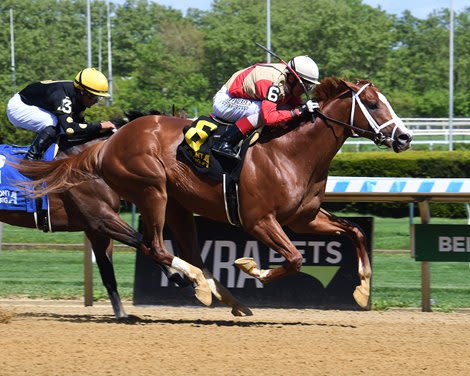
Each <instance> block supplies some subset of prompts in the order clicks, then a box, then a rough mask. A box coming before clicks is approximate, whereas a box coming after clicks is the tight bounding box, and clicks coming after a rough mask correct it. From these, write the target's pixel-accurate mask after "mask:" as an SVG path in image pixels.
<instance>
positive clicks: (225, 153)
mask: <svg viewBox="0 0 470 376" xmlns="http://www.w3.org/2000/svg"><path fill="white" fill-rule="evenodd" d="M222 146H223V144H221V145H220V146H218V147H217V148H214V147H213V148H212V151H213V152H214V153H216V154H218V155H222V156H224V157H227V158H231V159H240V154H239V153H237V152H235V150H233V149H232V148H231V147H230V146H229V147H228V148H223V147H222ZM227 149H228V150H227Z"/></svg>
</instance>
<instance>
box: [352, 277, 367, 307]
mask: <svg viewBox="0 0 470 376" xmlns="http://www.w3.org/2000/svg"><path fill="white" fill-rule="evenodd" d="M369 296H370V282H369V280H363V281H362V283H361V285H360V286H357V287H356V289H355V290H354V293H353V297H354V300H355V301H356V303H357V304H359V306H360V307H361V308H367V305H368V304H369Z"/></svg>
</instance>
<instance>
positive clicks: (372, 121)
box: [349, 82, 411, 141]
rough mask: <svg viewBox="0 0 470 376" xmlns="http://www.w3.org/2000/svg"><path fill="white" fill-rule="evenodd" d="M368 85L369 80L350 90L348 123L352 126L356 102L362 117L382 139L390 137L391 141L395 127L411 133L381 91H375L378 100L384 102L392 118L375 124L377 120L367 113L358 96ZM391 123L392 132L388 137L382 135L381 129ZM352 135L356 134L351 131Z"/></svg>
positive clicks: (393, 137)
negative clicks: (356, 89)
mask: <svg viewBox="0 0 470 376" xmlns="http://www.w3.org/2000/svg"><path fill="white" fill-rule="evenodd" d="M369 85H370V82H368V83H366V84H364V86H362V87H361V88H360V89H359V91H358V92H357V93H356V92H354V90H352V107H351V118H350V121H349V123H350V124H351V125H352V126H354V115H355V110H356V102H357V104H358V105H359V108H360V109H361V112H362V114H363V115H364V117H365V118H366V119H367V121H368V122H369V126H370V127H371V128H372V129H373V130H374V131H375V133H376V134H377V136H379V137H380V138H381V139H382V140H386V139H391V140H392V141H393V140H394V139H395V132H396V130H397V129H400V130H401V131H402V132H404V133H408V134H409V135H411V132H410V131H409V129H408V128H406V126H405V124H404V123H403V121H402V120H401V119H400V118H399V117H398V116H397V114H396V113H395V111H393V108H392V106H391V105H390V103H389V102H388V100H387V98H386V97H385V95H383V94H382V93H377V95H378V96H379V100H380V101H381V102H382V103H384V104H385V106H387V109H388V111H389V112H390V114H391V115H392V118H391V119H390V120H388V121H386V122H385V123H383V124H381V125H379V124H377V122H376V121H375V119H374V118H373V117H372V115H371V114H370V113H369V111H368V109H367V107H366V106H365V105H364V103H362V101H361V98H359V95H361V93H362V92H363V91H364V90H365V89H366V88H367V87H368V86H369ZM392 123H395V126H394V127H393V130H392V134H391V136H390V137H386V136H384V135H383V133H382V132H381V131H382V129H384V128H386V127H388V126H389V125H390V124H392ZM353 135H355V136H358V135H357V134H356V133H355V132H354V131H353Z"/></svg>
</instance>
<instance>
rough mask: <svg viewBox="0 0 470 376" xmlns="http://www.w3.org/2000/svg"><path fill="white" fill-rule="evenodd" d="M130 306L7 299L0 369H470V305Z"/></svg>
mask: <svg viewBox="0 0 470 376" xmlns="http://www.w3.org/2000/svg"><path fill="white" fill-rule="evenodd" d="M125 306H126V309H127V312H128V313H129V314H132V315H136V316H138V319H137V320H136V321H135V322H134V323H133V324H122V323H121V324H119V323H116V322H115V321H114V319H113V316H112V314H111V308H110V306H109V305H108V303H98V304H97V305H95V306H94V307H83V306H82V303H81V302H78V301H31V300H23V301H18V300H15V301H9V300H1V301H0V375H1V376H9V375H39V376H42V375H48V376H50V375H85V374H91V375H126V376H134V375H145V376H149V375H188V374H189V375H256V376H259V375H335V376H336V375H381V376H382V375H440V376H442V375H452V376H455V375H470V361H469V360H468V355H469V353H470V312H465V313H421V312H419V311H391V312H340V311H317V310H286V309H279V310H273V309H255V310H254V314H255V315H254V316H252V317H245V318H234V317H233V316H231V314H230V311H229V310H228V309H223V308H214V309H208V308H174V307H149V308H142V307H133V306H132V305H131V304H130V303H127V304H125ZM9 316H13V317H11V318H10V317H9Z"/></svg>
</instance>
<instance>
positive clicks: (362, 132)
mask: <svg viewBox="0 0 470 376" xmlns="http://www.w3.org/2000/svg"><path fill="white" fill-rule="evenodd" d="M369 85H370V83H366V84H365V85H364V86H362V87H361V88H360V89H359V91H358V92H357V93H356V92H355V91H354V90H353V89H351V88H349V90H351V94H352V103H351V116H350V121H349V124H348V123H345V122H343V121H341V120H338V119H334V118H332V117H329V116H328V115H325V114H324V113H323V112H321V111H320V110H317V114H318V116H320V118H322V119H323V120H325V122H326V123H327V124H328V121H331V122H334V123H336V124H339V125H341V126H343V127H345V128H348V129H351V131H352V135H353V137H365V136H367V135H369V136H370V139H371V140H372V141H373V142H374V144H376V145H382V144H383V143H384V141H385V140H387V138H388V137H387V136H385V135H384V134H383V133H382V131H381V130H382V129H383V128H385V127H387V126H388V125H390V124H391V123H393V122H396V121H397V116H396V115H395V114H394V112H391V113H392V119H390V120H389V121H387V122H385V123H384V124H382V125H378V124H377V122H376V121H375V120H374V118H373V117H372V116H371V114H370V113H369V111H367V108H366V106H365V105H364V103H362V101H361V99H360V98H359V95H360V94H361V93H362V92H363V91H364V90H365V89H366V88H367V87H368V86H369ZM356 103H357V104H358V105H359V108H360V109H361V111H362V114H363V115H364V116H365V118H366V119H367V122H368V124H369V126H370V127H371V128H373V129H374V130H375V132H372V131H369V130H367V129H362V128H359V127H355V126H354V125H353V124H354V115H355V110H356ZM389 110H390V108H389ZM394 115H395V116H394ZM396 125H398V124H396ZM396 128H397V126H395V128H394V129H393V132H392V137H391V139H392V140H393V134H394V133H395V129H396Z"/></svg>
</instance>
